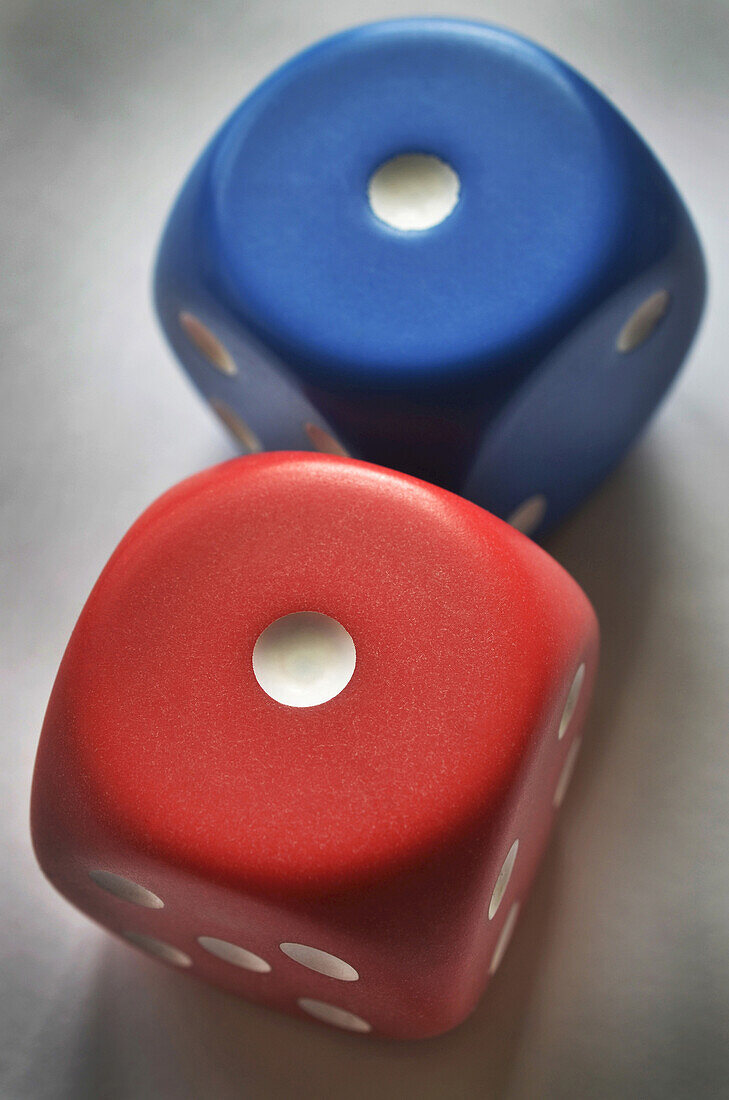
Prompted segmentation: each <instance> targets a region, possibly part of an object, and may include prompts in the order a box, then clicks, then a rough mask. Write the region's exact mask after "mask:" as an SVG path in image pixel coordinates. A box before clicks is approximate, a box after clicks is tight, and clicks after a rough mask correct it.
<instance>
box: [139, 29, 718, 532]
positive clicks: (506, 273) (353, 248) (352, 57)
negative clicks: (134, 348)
mask: <svg viewBox="0 0 729 1100" xmlns="http://www.w3.org/2000/svg"><path fill="white" fill-rule="evenodd" d="M415 152H417V153H430V154H434V155H436V156H438V157H440V158H441V159H443V160H445V161H446V162H447V163H449V164H450V165H451V166H452V167H453V169H454V170H455V171H456V172H457V174H458V176H459V178H460V186H461V190H460V197H459V201H458V203H457V205H456V207H455V209H454V210H453V212H452V214H450V215H449V216H448V217H447V218H446V219H445V220H444V221H443V222H441V223H440V224H439V225H437V226H434V227H433V228H431V229H427V230H422V231H416V232H413V231H401V230H396V229H393V228H391V227H389V226H387V225H385V224H384V223H383V222H381V221H379V220H378V219H377V218H376V217H375V215H374V214H373V212H372V210H371V208H370V205H369V202H368V196H367V185H368V181H369V178H370V176H371V175H372V173H373V171H374V170H375V169H376V168H377V167H378V166H379V165H380V164H382V163H383V162H384V161H386V160H388V159H390V158H391V157H393V156H396V155H398V154H401V153H415ZM704 284H705V278H704V268H703V261H702V257H701V252H700V248H699V244H698V241H697V238H696V235H695V232H694V230H693V227H692V225H691V222H690V220H689V217H688V215H687V213H686V210H685V208H684V206H683V204H682V202H681V200H680V198H679V197H678V195H677V193H676V191H675V189H674V187H673V185H672V184H671V182H670V180H669V179H668V177H667V175H666V174H665V172H664V171H663V169H662V168H661V166H660V165H659V164H658V162H657V161H656V159H655V157H654V156H653V154H652V153H651V152H650V150H649V149H648V148H647V146H646V145H645V144H644V143H643V141H642V140H641V139H640V138H639V137H638V135H637V134H636V133H635V131H634V130H633V129H632V128H631V127H630V126H629V124H628V123H627V122H626V121H625V119H624V118H623V117H622V116H621V115H620V114H619V113H618V112H617V111H616V110H615V108H614V107H613V106H612V105H611V104H610V103H609V102H608V101H607V100H606V99H605V98H604V97H603V96H602V95H600V93H598V92H597V91H596V90H595V89H594V88H593V87H592V86H591V85H589V84H588V83H587V82H586V81H585V80H583V79H582V78H581V77H580V76H579V75H578V74H577V73H575V72H574V71H573V70H572V69H570V68H569V67H568V66H566V65H565V64H563V63H562V62H560V61H559V60H557V59H556V58H554V57H552V56H551V55H550V54H548V53H546V52H545V51H544V50H542V49H540V48H539V47H537V46H535V45H533V44H531V43H529V42H527V41H525V40H524V39H522V38H519V37H518V36H516V35H514V34H511V33H508V32H506V31H503V30H498V29H495V28H491V27H487V26H483V25H481V24H475V23H466V22H460V21H455V20H440V19H413V20H397V21H393V22H387V23H380V24H374V25H371V26H367V27H363V28H359V29H356V30H353V31H348V32H345V33H343V34H340V35H337V36H335V37H333V38H330V39H328V40H326V41H324V42H322V43H320V44H319V45H316V46H314V47H312V48H311V49H309V50H307V51H305V52H304V53H302V54H301V55H299V56H298V57H296V58H294V59H293V60H292V61H290V62H289V63H288V64H286V65H284V66H283V67H282V68H281V69H279V70H278V71H277V72H275V73H274V74H273V75H272V76H271V77H269V78H268V80H266V81H265V82H264V83H263V84H262V85H261V86H260V87H259V88H258V89H257V90H256V91H254V92H253V93H252V95H250V96H249V98H248V99H247V100H245V101H244V102H243V104H242V105H241V106H240V107H239V108H238V109H237V110H236V111H235V112H234V114H233V115H232V116H231V118H230V119H229V120H228V121H227V122H226V123H225V125H224V126H223V127H222V129H221V130H220V131H219V132H218V134H217V135H216V136H215V137H214V138H213V140H212V142H211V143H210V145H209V146H208V148H207V149H206V150H205V152H204V153H203V155H202V157H201V159H200V160H199V162H198V164H197V166H196V167H195V169H194V170H193V172H192V174H191V176H190V178H189V179H188V181H187V183H186V184H185V187H184V189H183V191H182V193H181V195H180V197H179V199H178V201H177V204H176V206H175V207H174V209H173V212H172V215H171V217H170V220H169V223H168V226H167V229H166V232H165V234H164V238H163V241H162V245H161V248H160V253H159V258H158V264H157V272H156V288H155V290H156V300H157V308H158V311H159V314H160V318H161V320H162V324H163V326H164V329H165V331H166V333H167V335H168V338H169V339H170V342H171V343H172V346H173V348H174V349H175V351H176V352H177V354H178V355H179V357H180V359H181V360H182V362H183V363H184V365H185V366H186V368H187V370H188V371H189V373H190V375H191V377H192V379H193V381H194V382H195V384H196V385H197V386H198V388H199V389H200V390H201V391H202V393H203V394H204V395H205V396H207V397H208V398H214V399H216V400H217V401H223V402H224V403H225V404H226V405H227V406H228V407H229V408H230V409H232V410H233V411H234V412H235V413H236V414H237V415H238V416H240V417H242V418H243V419H244V420H245V421H246V422H247V424H248V425H250V426H251V428H252V429H253V431H254V432H255V433H256V435H257V436H258V437H259V438H260V440H261V442H262V444H263V446H264V447H266V448H267V449H269V448H270V449H273V448H296V449H299V448H310V447H311V442H310V439H309V436H308V435H307V434H306V430H305V425H306V424H314V425H316V426H319V427H323V428H325V429H326V430H327V431H329V432H332V433H333V434H334V435H335V436H336V437H337V438H338V439H339V440H340V442H341V443H342V444H343V445H344V446H345V447H346V448H347V449H348V450H349V451H350V453H352V454H355V455H357V456H358V457H363V458H367V459H369V460H371V461H374V462H379V463H382V464H383V465H390V466H395V467H397V468H400V469H403V470H406V471H407V472H409V473H414V474H416V475H419V476H422V477H426V478H428V479H429V480H432V481H436V482H438V483H440V484H442V485H445V486H446V487H447V488H450V489H453V490H455V491H458V492H462V493H464V494H465V495H467V496H469V497H470V498H471V499H473V500H475V501H477V502H478V503H479V504H482V505H484V506H485V507H487V508H489V509H490V510H491V511H494V512H496V513H497V514H499V515H502V516H509V515H510V514H511V513H512V512H513V510H514V509H515V508H517V507H518V506H519V505H520V504H522V503H523V501H524V500H526V499H528V498H530V497H532V496H534V495H539V496H543V497H544V498H545V500H546V513H545V515H544V517H543V519H542V520H541V521H540V533H543V532H544V531H545V530H546V529H548V528H549V527H550V526H552V525H553V524H554V523H555V522H557V521H558V520H559V519H560V518H561V517H562V515H563V514H564V513H565V512H567V511H569V510H570V509H571V508H573V507H574V506H575V505H576V504H578V503H579V502H580V500H581V499H582V498H583V497H584V495H585V494H586V493H588V492H589V491H590V490H591V489H592V488H593V486H594V485H596V484H597V483H598V482H599V481H600V480H601V478H602V477H603V476H604V475H605V474H606V473H607V472H608V471H609V469H610V468H611V467H612V466H613V465H614V464H615V463H616V462H617V461H618V459H619V458H620V457H621V455H622V454H623V452H624V451H625V449H626V447H627V446H628V445H629V444H630V442H631V441H632V439H633V438H634V436H635V435H636V433H637V432H638V431H639V430H640V428H641V427H642V425H643V424H644V422H645V420H646V419H647V417H648V416H649V414H650V413H651V411H652V410H653V409H654V408H655V406H656V404H657V403H658V401H659V400H660V398H661V396H662V394H663V392H664V391H665V389H666V388H667V386H668V385H669V383H670V381H671V379H672V378H673V376H674V374H675V373H676V371H677V370H678V368H679V366H680V364H681V362H682V360H683V358H684V356H685V353H686V351H687V349H688V346H689V344H690V342H691V339H692V337H693V334H694V332H695V329H696V326H697V324H698V320H699V316H700V313H701V308H702V303H703V298H704ZM656 290H666V291H668V293H669V294H670V305H669V308H668V311H667V313H666V315H665V317H664V318H663V319H662V320H661V321H660V323H659V324H658V325H657V327H656V329H655V331H654V332H653V333H652V335H651V336H650V337H649V338H648V339H647V340H646V341H645V342H644V343H643V344H641V346H639V347H637V348H636V349H635V350H633V351H630V352H627V353H625V352H620V351H618V350H617V348H616V340H617V337H618V333H619V332H620V330H621V328H622V326H623V325H624V324H625V322H626V320H627V319H628V318H629V317H630V315H631V314H632V313H633V311H634V310H635V309H636V308H637V307H638V306H639V305H640V303H641V302H642V301H643V300H644V299H645V298H646V297H648V296H649V295H650V294H651V293H653V292H655V291H656ZM181 311H187V312H190V313H192V314H194V315H195V316H196V317H197V318H198V319H199V320H200V321H202V322H203V323H204V324H205V325H206V326H208V328H209V329H210V330H211V331H212V332H213V333H214V334H215V336H216V337H217V338H218V339H219V340H220V341H221V342H222V344H223V345H224V346H225V348H226V350H227V351H228V353H229V355H230V356H231V357H232V360H233V361H234V363H235V365H236V367H237V374H235V375H234V376H226V375H223V374H221V372H220V371H216V370H215V369H214V368H213V367H211V365H210V363H209V362H208V361H207V360H206V359H205V357H204V356H203V355H201V353H200V351H199V350H198V348H196V347H195V346H194V345H193V344H192V343H191V342H190V340H189V339H188V336H187V335H186V333H185V332H184V331H183V330H182V328H181V327H180V323H179V314H180V312H181Z"/></svg>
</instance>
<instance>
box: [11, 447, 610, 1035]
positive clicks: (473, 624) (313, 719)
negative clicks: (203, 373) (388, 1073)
mask: <svg viewBox="0 0 729 1100" xmlns="http://www.w3.org/2000/svg"><path fill="white" fill-rule="evenodd" d="M302 613H304V614H302ZM287 616H291V618H285V617H287ZM271 624H276V625H275V626H273V627H272V625H271ZM269 628H270V629H269ZM596 657H597V627H596V622H595V618H594V615H593V612H592V610H591V608H590V605H589V603H588V601H587V599H586V597H585V596H584V595H583V593H582V592H581V590H580V589H579V588H578V586H577V585H576V584H575V583H574V581H572V580H571V579H570V578H569V577H568V576H567V574H566V573H565V572H564V571H563V570H562V569H561V568H560V567H559V566H558V565H557V564H556V563H555V562H554V561H553V560H552V559H551V558H549V557H548V555H547V554H545V553H544V551H542V550H541V549H539V547H537V546H536V545H534V544H533V543H532V542H530V541H529V540H528V539H526V538H525V537H524V536H522V535H520V534H519V533H517V532H516V531H514V530H512V529H511V528H510V527H508V526H507V525H506V524H504V523H502V522H501V521H499V520H497V519H495V518H494V517H493V516H490V515H489V514H488V513H486V512H484V511H482V510H481V509H479V508H477V507H476V506H475V505H472V504H470V503H467V502H466V501H463V500H461V499H459V498H458V497H455V496H453V495H452V494H450V493H448V492H445V491H443V490H441V489H437V488H434V487H432V486H430V485H426V484H424V483H423V482H420V481H416V480H414V479H413V478H409V477H407V476H405V475H401V474H396V473H391V472H389V471H386V470H383V469H380V468H378V467H375V466H370V465H366V464H364V463H360V462H354V461H351V460H347V459H340V458H334V457H328V456H324V455H299V454H265V455H256V456H251V457H248V458H241V459H237V460H234V461H232V462H229V463H226V464H225V465H223V466H219V467H217V468H215V469H213V470H210V471H207V472H205V473H202V474H199V475H197V476H196V477H193V478H191V479H190V480H189V481H186V482H184V483H183V484H181V485H179V486H177V487H176V488H175V489H173V490H171V491H170V492H169V493H167V494H165V495H164V496H163V497H161V498H160V499H159V500H158V501H157V502H156V503H155V504H153V505H152V507H151V508H149V509H148V511H147V512H145V514H144V515H143V516H142V517H141V519H140V520H139V521H138V522H137V523H136V524H135V525H134V526H133V527H132V529H131V530H130V532H129V533H128V534H127V535H126V537H125V538H124V539H123V541H122V543H121V544H120V546H119V547H118V549H117V550H116V552H115V553H114V555H113V556H112V558H111V560H110V561H109V563H108V565H107V566H106V568H105V570H104V572H103V573H102V575H101V577H100V579H99V581H98V582H97V584H96V586H95V588H94V590H93V592H92V593H91V596H90V598H89V600H88V602H87V604H86V606H85V608H84V610H83V612H82V614H81V617H80V619H79V622H78V624H77V626H76V629H75V631H74V633H73V636H72V638H71V641H70V643H69V646H68V649H67V651H66V654H65V656H64V659H63V662H62V665H61V668H60V671H59V674H58V678H57V681H56V684H55V686H54V689H53V694H52V696H51V701H50V704H49V707H48V713H47V716H46V720H45V724H44V728H43V734H42V738H41V744H40V748H39V753H38V760H37V764H36V774H35V780H34V789H33V805H32V820H33V834H34V842H35V846H36V851H37V854H38V858H39V861H40V863H41V866H42V867H43V869H44V871H45V873H46V874H47V875H48V877H49V878H50V879H51V881H52V882H53V883H54V885H55V886H56V887H57V888H58V889H59V890H60V891H61V893H63V894H64V895H65V896H66V897H67V898H68V899H69V900H70V901H72V902H73V903H74V904H75V905H77V906H78V907H79V908H80V909H82V910H84V911H85V912H86V913H88V914H89V915H90V916H91V917H93V918H94V919H95V920H97V921H99V922H100V923H101V924H103V925H105V926H106V927H108V928H109V929H111V930H112V931H113V932H115V933H117V934H120V935H122V936H125V937H126V938H127V939H128V940H130V941H131V942H133V943H135V944H136V945H137V946H141V947H144V948H147V949H148V950H151V951H152V952H153V953H157V954H159V955H160V956H161V957H163V958H165V959H166V961H168V962H170V963H173V964H177V965H180V966H185V967H188V968H189V969H191V970H192V972H193V973H195V974H197V975H199V976H200V977H203V978H205V979H207V980H208V981H211V982H214V983H216V984H218V985H221V986H223V987H225V988H227V989H229V990H233V991H235V992H238V993H241V994H243V995H245V996H248V997H251V998H253V999H256V1000H260V1001H262V1002H264V1003H266V1004H269V1005H273V1006H275V1007H278V1008H280V1009H283V1010H286V1011H290V1012H293V1013H300V1014H309V1015H313V1016H316V1017H318V1018H323V1019H326V1020H328V1022H330V1023H334V1024H338V1025H340V1026H342V1027H348V1028H351V1029H353V1030H360V1031H371V1032H372V1033H373V1034H381V1035H382V1034H384V1035H391V1036H398V1037H418V1036H425V1035H432V1034H436V1033H438V1032H440V1031H444V1030H446V1029H447V1028H449V1027H452V1026H453V1025H455V1024H456V1023H458V1022H459V1020H461V1019H462V1018H463V1017H464V1016H465V1015H466V1014H467V1013H468V1012H469V1011H470V1009H471V1008H472V1007H473V1006H474V1004H475V1002H476V1000H477V999H478V996H479V995H480V993H481V991H482V989H483V986H484V984H485V982H486V980H487V977H488V973H489V971H493V969H495V966H496V965H498V962H499V959H500V955H501V954H502V953H503V949H504V946H505V943H506V939H507V938H508V935H509V933H510V929H511V928H513V924H514V920H515V917H516V908H515V907H516V906H517V905H518V904H519V902H520V901H521V900H522V899H523V897H524V895H525V892H526V890H527V888H528V885H529V881H530V879H531V878H532V875H533V873H534V870H535V868H536V865H537V863H538V860H539V857H540V854H541V852H542V850H543V847H544V844H545V842H546V838H547V835H548V832H549V829H550V826H551V823H552V819H553V816H554V808H555V803H557V802H558V801H559V800H560V798H561V793H563V787H564V786H565V784H566V776H567V771H568V770H569V768H570V767H571V764H572V763H573V761H574V755H575V751H576V748H575V746H576V745H577V740H576V738H577V736H578V731H579V728H580V726H581V724H582V719H583V716H584V712H585V708H586V704H587V699H588V696H589V693H590V689H591V683H592V679H593V675H594V668H595V662H596ZM573 684H576V686H575V687H574V689H573V687H572V685H573ZM322 700H324V701H322Z"/></svg>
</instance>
